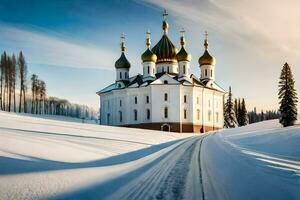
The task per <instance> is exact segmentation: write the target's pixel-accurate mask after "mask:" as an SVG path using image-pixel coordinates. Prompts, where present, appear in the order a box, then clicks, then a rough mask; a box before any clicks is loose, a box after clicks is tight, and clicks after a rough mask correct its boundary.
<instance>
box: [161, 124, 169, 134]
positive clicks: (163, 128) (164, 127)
mask: <svg viewBox="0 0 300 200" xmlns="http://www.w3.org/2000/svg"><path fill="white" fill-rule="evenodd" d="M161 130H162V131H167V132H170V125H169V124H163V125H162V126H161Z"/></svg>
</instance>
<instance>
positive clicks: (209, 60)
mask: <svg viewBox="0 0 300 200" xmlns="http://www.w3.org/2000/svg"><path fill="white" fill-rule="evenodd" d="M198 62H199V64H200V66H201V65H215V64H216V59H215V58H214V57H212V56H211V55H210V54H209V53H208V50H207V49H206V50H205V51H204V54H203V55H202V56H201V57H200V58H199V60H198Z"/></svg>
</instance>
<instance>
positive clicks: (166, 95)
mask: <svg viewBox="0 0 300 200" xmlns="http://www.w3.org/2000/svg"><path fill="white" fill-rule="evenodd" d="M165 101H168V94H167V93H165Z"/></svg>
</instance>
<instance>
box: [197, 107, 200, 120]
mask: <svg viewBox="0 0 300 200" xmlns="http://www.w3.org/2000/svg"><path fill="white" fill-rule="evenodd" d="M197 120H200V110H199V109H198V110H197Z"/></svg>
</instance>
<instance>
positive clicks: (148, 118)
mask: <svg viewBox="0 0 300 200" xmlns="http://www.w3.org/2000/svg"><path fill="white" fill-rule="evenodd" d="M147 120H150V110H149V109H147Z"/></svg>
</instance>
